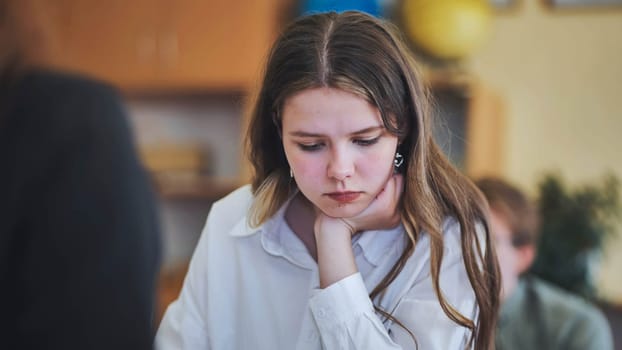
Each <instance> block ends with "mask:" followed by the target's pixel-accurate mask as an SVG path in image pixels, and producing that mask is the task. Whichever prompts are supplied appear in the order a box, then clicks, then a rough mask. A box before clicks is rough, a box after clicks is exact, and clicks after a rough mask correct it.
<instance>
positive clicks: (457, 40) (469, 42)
mask: <svg viewBox="0 0 622 350" xmlns="http://www.w3.org/2000/svg"><path fill="white" fill-rule="evenodd" d="M403 4H404V5H403V6H404V7H403V10H404V12H403V15H404V23H405V26H406V28H405V29H406V33H407V35H409V36H410V38H411V39H412V40H413V41H414V43H415V44H416V45H417V47H420V48H421V49H423V50H424V51H426V52H427V53H428V54H430V55H432V56H434V57H437V58H441V59H458V58H463V57H465V56H467V55H468V54H470V53H471V52H472V51H473V50H474V49H476V48H477V47H478V46H480V45H481V44H482V42H483V41H484V40H485V39H486V38H487V36H488V32H489V30H490V26H491V22H492V10H491V8H490V4H489V3H488V0H404V2H403Z"/></svg>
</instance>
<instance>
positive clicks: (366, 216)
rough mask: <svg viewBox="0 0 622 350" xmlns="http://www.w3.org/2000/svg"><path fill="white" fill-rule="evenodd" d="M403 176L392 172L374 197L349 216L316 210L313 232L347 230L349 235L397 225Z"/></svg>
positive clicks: (330, 232) (332, 232) (333, 232)
mask: <svg viewBox="0 0 622 350" xmlns="http://www.w3.org/2000/svg"><path fill="white" fill-rule="evenodd" d="M403 185H404V177H403V176H402V175H401V174H394V175H392V176H391V177H390V178H389V181H387V184H386V185H385V187H384V189H382V191H380V193H379V194H378V196H376V199H374V200H373V201H372V202H371V203H370V205H369V206H368V207H367V208H366V209H365V210H363V211H362V212H361V213H360V214H358V215H356V216H354V217H350V218H333V217H330V216H327V215H326V214H324V213H322V212H321V211H319V210H318V215H317V217H316V219H315V233H316V235H317V234H319V233H323V232H326V233H329V234H335V232H347V233H349V234H350V236H352V235H354V234H355V233H357V232H360V231H366V230H381V229H388V228H392V227H395V226H397V224H399V222H400V219H401V217H400V211H399V208H398V205H399V201H400V196H401V194H402V191H403Z"/></svg>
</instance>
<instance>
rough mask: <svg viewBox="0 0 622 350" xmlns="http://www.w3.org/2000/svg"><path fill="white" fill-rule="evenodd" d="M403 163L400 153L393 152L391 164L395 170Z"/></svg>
mask: <svg viewBox="0 0 622 350" xmlns="http://www.w3.org/2000/svg"><path fill="white" fill-rule="evenodd" d="M402 163H404V157H403V156H402V155H401V154H400V152H395V159H393V166H394V167H395V170H397V169H399V167H400V166H401V165H402Z"/></svg>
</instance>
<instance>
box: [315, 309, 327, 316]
mask: <svg viewBox="0 0 622 350" xmlns="http://www.w3.org/2000/svg"><path fill="white" fill-rule="evenodd" d="M317 315H318V316H319V317H321V318H326V309H319V310H317Z"/></svg>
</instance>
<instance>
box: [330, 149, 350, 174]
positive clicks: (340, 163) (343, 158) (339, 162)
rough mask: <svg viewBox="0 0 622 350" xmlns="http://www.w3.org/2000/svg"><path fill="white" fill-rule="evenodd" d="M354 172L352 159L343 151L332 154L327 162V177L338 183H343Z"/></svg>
mask: <svg viewBox="0 0 622 350" xmlns="http://www.w3.org/2000/svg"><path fill="white" fill-rule="evenodd" d="M353 172H354V162H353V160H352V158H351V157H350V156H349V155H348V154H347V152H345V151H343V150H337V151H335V152H333V153H332V155H331V159H330V160H329V162H328V169H327V173H328V177H330V178H333V179H335V180H338V181H343V180H345V179H347V178H349V177H351V176H352V173H353Z"/></svg>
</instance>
